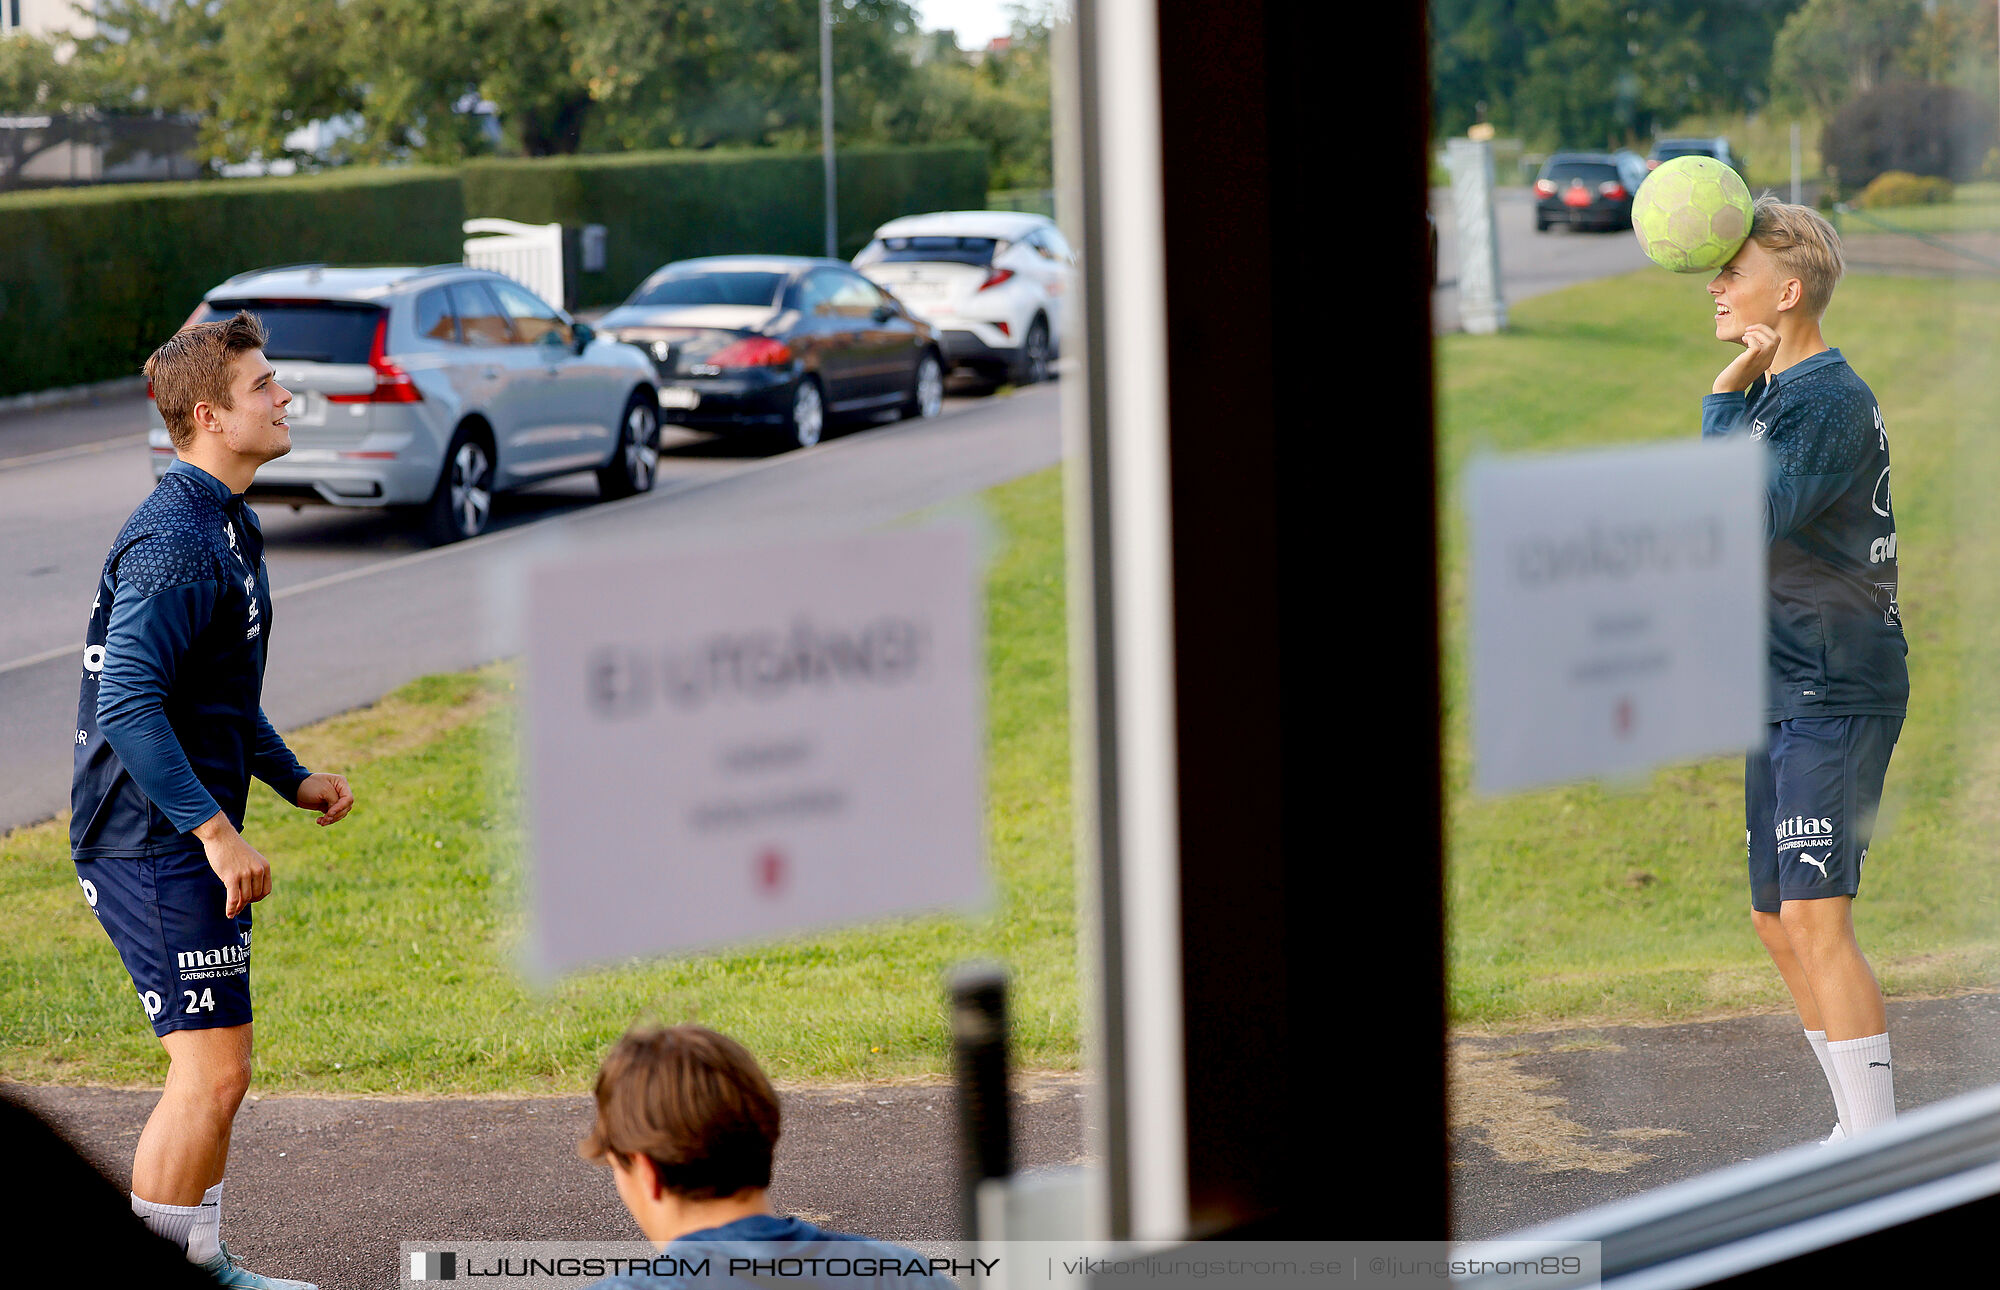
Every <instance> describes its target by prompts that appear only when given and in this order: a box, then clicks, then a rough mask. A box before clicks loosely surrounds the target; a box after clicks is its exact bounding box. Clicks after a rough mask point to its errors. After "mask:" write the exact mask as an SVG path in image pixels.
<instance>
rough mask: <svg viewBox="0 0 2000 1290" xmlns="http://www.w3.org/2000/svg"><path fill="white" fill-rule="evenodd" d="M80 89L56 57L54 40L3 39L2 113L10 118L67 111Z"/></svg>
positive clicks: (0, 64) (0, 73)
mask: <svg viewBox="0 0 2000 1290" xmlns="http://www.w3.org/2000/svg"><path fill="white" fill-rule="evenodd" d="M78 88H79V86H78V84H77V78H76V76H75V74H74V73H73V72H72V71H71V69H70V68H69V66H68V65H67V64H66V63H64V62H63V60H62V59H60V58H58V57H57V55H56V45H55V42H54V41H52V40H48V39H45V38H43V37H38V36H16V37H12V38H9V39H6V40H0V114H6V115H9V116H15V115H29V114H36V113H45V112H60V111H63V110H65V109H67V108H68V107H69V106H70V104H71V102H72V100H73V99H74V97H75V95H76V91H77V90H78Z"/></svg>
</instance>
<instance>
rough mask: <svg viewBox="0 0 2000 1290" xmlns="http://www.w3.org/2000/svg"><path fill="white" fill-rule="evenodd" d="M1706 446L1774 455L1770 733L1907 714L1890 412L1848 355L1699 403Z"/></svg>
mask: <svg viewBox="0 0 2000 1290" xmlns="http://www.w3.org/2000/svg"><path fill="white" fill-rule="evenodd" d="M1701 433H1702V435H1703V437H1709V436H1715V435H1736V434H1747V435H1749V436H1750V438H1752V439H1758V440H1762V441H1763V442H1765V443H1767V444H1769V445H1770V450H1771V474H1770V483H1769V487H1768V490H1767V491H1766V494H1765V506H1764V533H1765V537H1766V538H1767V539H1768V540H1769V542H1770V544H1771V553H1770V574H1769V596H1770V600H1769V627H1768V644H1769V648H1770V693H1769V698H1768V700H1767V707H1766V710H1765V713H1764V719H1765V720H1766V721H1789V720H1792V719H1793V718H1797V717H1841V716H1895V717H1900V716H1902V715H1904V713H1905V712H1906V711H1907V710H1908V708H1909V703H1910V670H1909V664H1908V662H1907V657H1908V655H1909V644H1908V642H1907V641H1906V640H1905V638H1904V635H1903V617H1902V612H1901V610H1900V609H1899V608H1898V607H1897V604H1896V517H1895V514H1894V508H1892V507H1891V506H1890V505H1889V433H1888V431H1887V430H1886V429H1885V428H1884V427H1883V424H1882V407H1881V405H1880V404H1879V403H1877V402H1876V401H1875V395H1874V393H1873V392H1872V391H1870V390H1869V388H1868V386H1867V385H1866V384H1865V383H1864V382H1863V381H1862V380H1861V378H1860V377H1859V376H1857V375H1855V373H1854V369H1853V368H1852V367H1849V366H1848V365H1847V360H1846V359H1845V358H1842V357H1841V355H1840V351H1839V350H1837V349H1828V350H1823V351H1821V352H1820V353H1817V354H1814V355H1813V356H1812V357H1811V358H1808V359H1805V360H1804V361H1802V362H1799V363H1795V364H1793V365H1792V366H1791V367H1788V368H1786V369H1785V370H1784V371H1782V372H1779V373H1777V374H1775V375H1771V376H1766V377H1765V378H1764V379H1763V380H1761V381H1759V382H1757V383H1756V384H1754V385H1752V386H1751V387H1750V388H1749V389H1748V390H1745V391H1743V392H1742V393H1740V394H1710V395H1708V396H1706V397H1705V398H1703V399H1702V401H1701Z"/></svg>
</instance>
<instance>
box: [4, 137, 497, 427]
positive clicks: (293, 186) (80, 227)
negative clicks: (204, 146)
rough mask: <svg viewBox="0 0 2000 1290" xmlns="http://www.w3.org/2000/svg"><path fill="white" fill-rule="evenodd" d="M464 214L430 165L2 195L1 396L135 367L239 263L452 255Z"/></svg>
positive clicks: (454, 183)
mask: <svg viewBox="0 0 2000 1290" xmlns="http://www.w3.org/2000/svg"><path fill="white" fill-rule="evenodd" d="M464 219H465V204H464V194H463V190H462V188H461V187H460V184H459V179H458V176H457V175H456V174H454V173H452V172H449V171H440V170H395V171H382V170H367V171H359V170H357V171H343V172H341V173H339V174H336V175H324V176H316V177H313V178H309V179H239V180H229V181H223V182H217V181H207V182H195V183H179V184H132V185H118V186H115V187H113V186H106V187H101V188H80V189H79V188H71V189H59V190H51V191H44V192H30V193H10V194H7V195H5V196H0V248H5V253H4V254H0V354H4V355H5V358H4V360H0V395H7V394H19V393H22V392H25V391H28V390H43V389H48V388H51V387H53V386H60V385H78V384H82V383H84V382H86V381H102V380H110V379H112V378H115V377H120V376H132V375H136V374H137V373H138V371H139V369H140V367H141V366H143V365H144V363H145V361H146V356H147V355H148V354H151V353H152V352H153V350H154V349H155V348H156V347H157V346H158V345H159V343H160V342H161V341H163V340H165V339H166V338H167V337H168V336H170V335H172V334H173V332H174V331H175V329H177V328H178V327H179V326H180V325H181V323H183V322H184V321H186V319H187V316H188V315H189V314H190V313H192V312H193V311H194V308H195V306H196V305H198V304H199V303H200V302H201V297H202V293H204V292H206V291H207V290H208V289H209V288H210V287H213V286H215V285H216V284H217V283H219V282H221V281H222V280H223V279H224V278H227V277H229V276H230V275H231V274H235V273H241V272H243V271H244V270H246V269H254V268H258V267H261V266H263V265H269V264H288V263H298V262H301V261H307V260H324V261H327V262H328V263H335V264H369V263H374V264H384V263H388V264H396V263H402V264H408V263H417V264H436V263H441V262H443V261H447V260H457V259H458V258H459V257H460V255H461V254H462V248H463V242H464V238H463V236H462V234H461V233H460V230H459V225H460V224H461V223H463V222H464Z"/></svg>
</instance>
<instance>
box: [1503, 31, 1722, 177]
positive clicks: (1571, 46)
mask: <svg viewBox="0 0 2000 1290" xmlns="http://www.w3.org/2000/svg"><path fill="white" fill-rule="evenodd" d="M1706 66H1707V61H1706V57H1705V54H1704V52H1703V49H1702V47H1701V44H1700V41H1699V39H1698V35H1697V24H1696V23H1695V22H1694V21H1692V19H1691V18H1688V17H1682V16H1679V15H1677V14H1675V13H1674V12H1673V11H1672V8H1671V7H1670V8H1667V9H1665V10H1662V9H1659V8H1651V7H1639V6H1634V5H1630V4H1626V3H1619V2H1618V0H1556V4H1555V7H1554V12H1553V13H1552V15H1551V20H1550V22H1549V25H1548V29H1547V32H1546V35H1545V38H1544V39H1543V40H1542V41H1540V42H1538V43H1537V44H1536V45H1535V47H1534V48H1533V49H1531V50H1529V51H1528V59H1527V70H1528V76H1527V78H1526V80H1525V81H1524V82H1523V83H1522V85H1521V86H1520V88H1519V90H1518V91H1517V102H1516V111H1517V113H1518V115H1519V118H1520V121H1521V124H1522V126H1523V128H1524V129H1527V130H1529V131H1531V132H1533V133H1535V134H1537V135H1539V136H1541V137H1545V138H1550V139H1554V140H1558V141H1560V142H1562V143H1564V144H1567V145H1568V146H1570V147H1584V146H1589V145H1593V144H1596V145H1611V144H1615V143H1621V142H1631V141H1635V140H1639V139H1642V138H1645V137H1647V136H1649V135H1651V134H1652V132H1653V126H1654V123H1655V122H1657V121H1659V120H1662V119H1665V120H1673V119H1675V118H1677V117H1680V116H1683V115H1685V114H1686V113H1687V112H1689V111H1690V110H1692V109H1693V107H1694V106H1695V105H1696V104H1697V103H1698V102H1700V94H1699V92H1698V91H1699V85H1700V76H1701V73H1702V72H1703V70H1705V68H1706Z"/></svg>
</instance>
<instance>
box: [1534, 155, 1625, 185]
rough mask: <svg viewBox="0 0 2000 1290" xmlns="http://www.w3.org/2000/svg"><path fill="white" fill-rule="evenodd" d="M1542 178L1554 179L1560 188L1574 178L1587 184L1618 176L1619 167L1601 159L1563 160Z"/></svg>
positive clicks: (1550, 168)
mask: <svg viewBox="0 0 2000 1290" xmlns="http://www.w3.org/2000/svg"><path fill="white" fill-rule="evenodd" d="M1542 178H1544V179H1547V180H1550V181H1552V182H1553V183H1554V184H1555V185H1556V187H1558V188H1560V187H1562V186H1563V185H1564V184H1566V183H1568V182H1569V181H1570V180H1572V179H1581V180H1582V181H1583V182H1584V183H1586V184H1601V183H1603V182H1604V181H1605V180H1607V179H1616V178H1618V167H1616V166H1610V165H1606V164H1604V163H1603V162H1601V161H1563V162H1558V163H1556V164H1555V165H1553V166H1550V167H1549V170H1548V173H1547V174H1546V175H1543V176H1542Z"/></svg>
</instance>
